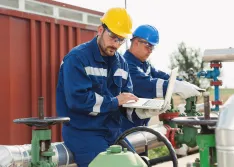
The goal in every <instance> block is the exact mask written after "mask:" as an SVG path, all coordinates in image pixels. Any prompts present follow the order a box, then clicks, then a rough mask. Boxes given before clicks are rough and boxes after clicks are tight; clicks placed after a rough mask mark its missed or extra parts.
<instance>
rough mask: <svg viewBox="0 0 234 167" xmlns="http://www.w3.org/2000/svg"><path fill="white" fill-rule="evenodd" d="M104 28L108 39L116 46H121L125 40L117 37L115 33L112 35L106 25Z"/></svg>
mask: <svg viewBox="0 0 234 167" xmlns="http://www.w3.org/2000/svg"><path fill="white" fill-rule="evenodd" d="M103 27H104V28H105V30H106V31H107V33H108V35H109V37H110V38H111V39H112V40H114V42H117V43H118V44H120V45H122V44H123V43H124V42H125V41H126V39H125V38H123V37H120V36H118V35H116V34H115V33H113V32H112V31H111V30H109V29H108V27H107V26H106V25H104V26H103Z"/></svg>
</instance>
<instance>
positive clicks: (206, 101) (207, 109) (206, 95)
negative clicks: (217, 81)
mask: <svg viewBox="0 0 234 167" xmlns="http://www.w3.org/2000/svg"><path fill="white" fill-rule="evenodd" d="M203 99H204V116H205V119H210V99H209V92H204V93H203Z"/></svg>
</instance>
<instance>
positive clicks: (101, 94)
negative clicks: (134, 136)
mask: <svg viewBox="0 0 234 167" xmlns="http://www.w3.org/2000/svg"><path fill="white" fill-rule="evenodd" d="M104 59H105V60H106V61H105V60H104ZM121 92H132V82H131V79H130V77H129V72H128V65H127V63H126V62H125V60H124V59H123V57H122V56H120V55H119V54H118V53H115V55H114V56H108V57H107V56H106V57H105V56H102V55H101V54H100V51H99V48H98V45H97V38H96V37H95V38H94V39H93V40H91V41H89V42H87V43H84V44H81V45H79V46H77V47H75V48H73V49H72V50H71V51H70V52H69V53H68V54H67V55H66V56H65V57H64V59H63V61H62V63H61V66H60V71H59V77H58V84H57V90H56V108H57V114H58V116H61V117H70V122H69V123H65V124H64V125H63V129H62V136H63V140H64V142H65V145H66V146H67V147H68V148H69V149H70V150H71V151H72V153H73V154H74V157H75V161H76V163H77V164H78V166H79V167H87V166H88V164H89V163H90V162H91V161H92V160H93V159H94V157H95V156H96V155H98V154H99V153H100V152H103V151H106V149H107V148H108V147H109V146H110V145H112V144H113V143H114V141H115V140H116V138H117V137H118V136H119V135H120V134H121V133H122V132H121V125H122V122H124V121H128V120H127V118H126V117H124V116H123V115H122V114H121V112H120V110H119V106H118V100H117V98H116V96H118V95H119V94H120V93H121Z"/></svg>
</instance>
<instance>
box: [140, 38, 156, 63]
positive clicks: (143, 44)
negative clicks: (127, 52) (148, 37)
mask: <svg viewBox="0 0 234 167" xmlns="http://www.w3.org/2000/svg"><path fill="white" fill-rule="evenodd" d="M137 45H138V47H137V48H138V49H137V50H138V53H139V59H140V60H141V61H142V62H144V61H146V60H147V59H148V58H149V56H150V54H151V53H152V51H153V50H154V46H153V45H151V44H150V43H148V42H147V41H145V40H144V39H140V38H137Z"/></svg>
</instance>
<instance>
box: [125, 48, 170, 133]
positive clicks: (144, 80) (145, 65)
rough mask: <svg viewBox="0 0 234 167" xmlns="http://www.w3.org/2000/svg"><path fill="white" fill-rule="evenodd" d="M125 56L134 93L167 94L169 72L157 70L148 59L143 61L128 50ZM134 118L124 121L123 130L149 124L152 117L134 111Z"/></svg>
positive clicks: (148, 96)
mask: <svg viewBox="0 0 234 167" xmlns="http://www.w3.org/2000/svg"><path fill="white" fill-rule="evenodd" d="M123 56H124V58H125V60H126V61H127V63H128V67H129V73H130V76H131V79H132V83H133V94H134V95H136V96H137V97H139V98H150V99H152V98H156V97H164V96H165V94H166V90H167V85H168V79H169V78H170V76H169V75H168V74H167V73H164V72H162V71H158V70H156V69H155V68H154V67H153V66H152V65H151V64H150V63H149V62H148V61H145V62H141V61H140V60H139V59H137V58H136V57H135V56H134V55H133V54H132V53H131V52H129V51H128V50H127V51H126V52H125V53H124V55H123ZM132 120H133V121H132V122H124V125H123V128H122V129H123V131H124V130H126V129H129V128H131V127H135V126H147V125H148V122H149V120H150V119H149V118H147V119H140V118H138V116H137V115H136V113H135V112H133V114H132Z"/></svg>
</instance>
